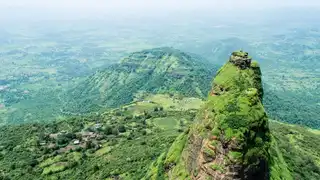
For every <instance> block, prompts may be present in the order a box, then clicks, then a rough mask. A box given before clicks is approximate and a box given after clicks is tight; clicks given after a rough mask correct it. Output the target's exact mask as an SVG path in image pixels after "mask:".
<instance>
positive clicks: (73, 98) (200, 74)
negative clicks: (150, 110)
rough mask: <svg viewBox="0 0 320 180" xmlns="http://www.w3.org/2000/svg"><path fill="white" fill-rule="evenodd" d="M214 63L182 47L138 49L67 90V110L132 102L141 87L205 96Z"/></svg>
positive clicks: (163, 91)
mask: <svg viewBox="0 0 320 180" xmlns="http://www.w3.org/2000/svg"><path fill="white" fill-rule="evenodd" d="M214 73H215V70H214V67H213V66H212V65H210V64H208V63H206V61H204V60H200V59H196V58H194V57H192V56H190V55H188V54H185V53H183V52H181V51H179V50H176V49H171V48H157V49H150V50H144V51H141V52H135V53H132V54H131V55H129V56H128V57H125V58H124V59H123V60H122V61H121V63H120V64H116V65H114V66H111V67H109V68H107V69H106V70H104V71H100V72H97V73H96V74H95V75H93V76H91V77H89V78H88V79H86V80H85V81H83V82H81V83H79V85H78V86H77V87H75V88H73V89H71V90H69V91H68V92H67V94H66V104H65V111H69V112H79V111H80V112H87V111H90V110H92V109H95V108H96V109H97V108H99V107H101V106H103V107H116V106H118V105H121V104H125V103H129V102H131V101H132V100H133V99H134V94H136V93H138V92H139V91H146V92H151V93H169V92H170V93H181V94H183V95H186V96H189V97H201V98H203V97H206V95H207V92H208V90H209V89H208V88H209V87H208V86H206V83H207V82H208V81H210V78H211V77H212V76H213V74H214Z"/></svg>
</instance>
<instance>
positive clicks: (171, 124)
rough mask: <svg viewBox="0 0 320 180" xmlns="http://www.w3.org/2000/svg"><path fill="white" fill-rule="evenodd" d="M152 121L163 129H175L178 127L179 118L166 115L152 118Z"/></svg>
mask: <svg viewBox="0 0 320 180" xmlns="http://www.w3.org/2000/svg"><path fill="white" fill-rule="evenodd" d="M152 123H154V124H155V125H156V126H158V127H160V128H162V129H175V128H177V127H178V119H176V117H164V118H155V119H152Z"/></svg>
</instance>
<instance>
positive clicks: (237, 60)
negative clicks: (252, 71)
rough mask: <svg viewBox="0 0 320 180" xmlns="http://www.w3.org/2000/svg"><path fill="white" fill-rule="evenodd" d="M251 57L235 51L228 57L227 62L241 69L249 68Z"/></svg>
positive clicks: (245, 53)
mask: <svg viewBox="0 0 320 180" xmlns="http://www.w3.org/2000/svg"><path fill="white" fill-rule="evenodd" d="M251 60H252V59H251V57H249V54H248V53H247V52H243V51H236V52H233V53H232V54H231V56H230V59H229V62H231V63H232V64H234V65H236V66H238V67H239V68H241V69H246V68H249V67H250V65H251Z"/></svg>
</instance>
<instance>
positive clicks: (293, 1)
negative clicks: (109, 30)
mask: <svg viewBox="0 0 320 180" xmlns="http://www.w3.org/2000/svg"><path fill="white" fill-rule="evenodd" d="M282 7H286V8H287V9H288V8H289V7H320V0H0V20H1V19H7V20H8V19H12V18H18V19H21V18H29V19H37V18H44V19H45V18H46V17H54V18H61V17H62V18H66V17H69V18H70V17H76V18H81V17H84V18H86V17H90V16H97V15H98V16H100V15H101V14H107V13H109V14H110V13H119V14H127V13H128V12H129V13H132V12H134V13H136V14H137V13H139V14H140V15H143V16H151V15H155V14H160V15H162V14H166V11H168V12H169V11H170V12H177V11H178V10H179V11H194V12H193V14H201V13H203V11H202V10H209V11H208V12H210V13H212V12H215V13H219V12H221V13H224V14H236V13H237V12H238V13H239V12H240V13H241V14H243V13H248V12H252V11H254V10H256V11H257V10H260V9H264V10H266V9H272V8H282ZM230 10H232V11H230Z"/></svg>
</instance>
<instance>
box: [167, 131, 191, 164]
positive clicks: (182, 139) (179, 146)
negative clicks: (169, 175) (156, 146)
mask: <svg viewBox="0 0 320 180" xmlns="http://www.w3.org/2000/svg"><path fill="white" fill-rule="evenodd" d="M187 139H188V136H187V134H186V133H182V134H180V135H179V136H178V137H177V138H176V140H175V141H174V142H173V144H172V146H171V147H170V149H169V151H168V154H167V157H166V160H165V166H170V165H172V164H173V165H176V164H177V163H178V161H179V159H180V156H181V153H182V150H183V148H184V146H185V144H186V141H187Z"/></svg>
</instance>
